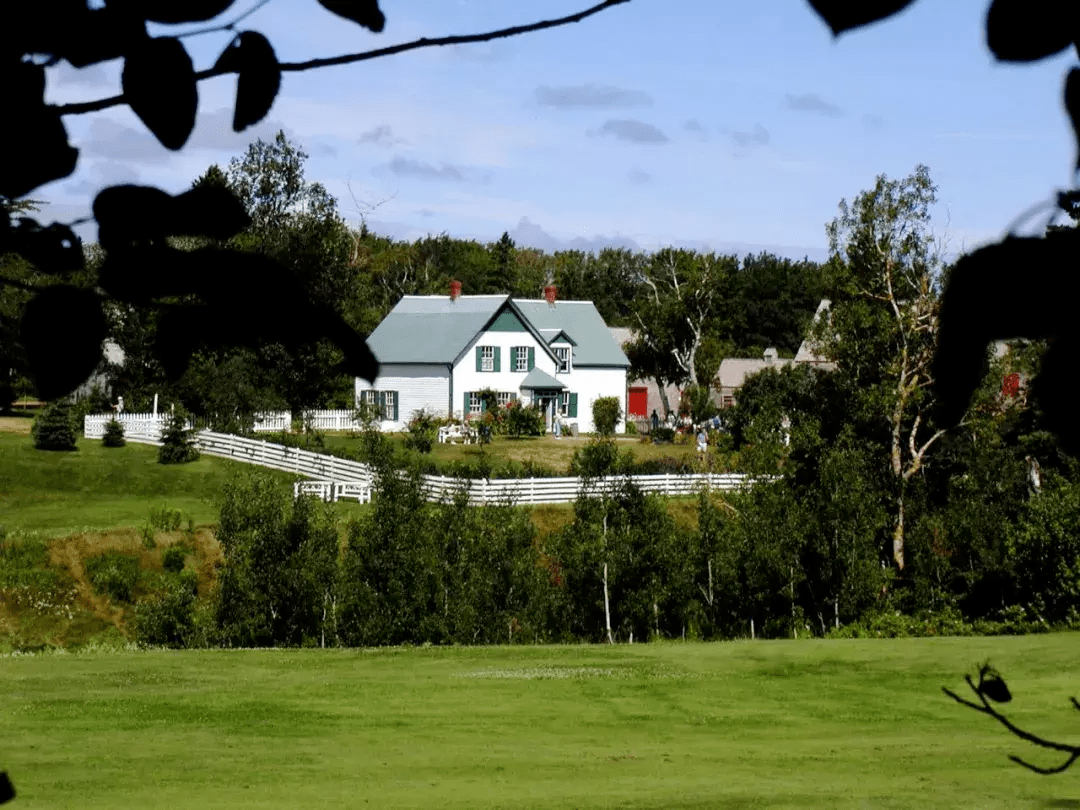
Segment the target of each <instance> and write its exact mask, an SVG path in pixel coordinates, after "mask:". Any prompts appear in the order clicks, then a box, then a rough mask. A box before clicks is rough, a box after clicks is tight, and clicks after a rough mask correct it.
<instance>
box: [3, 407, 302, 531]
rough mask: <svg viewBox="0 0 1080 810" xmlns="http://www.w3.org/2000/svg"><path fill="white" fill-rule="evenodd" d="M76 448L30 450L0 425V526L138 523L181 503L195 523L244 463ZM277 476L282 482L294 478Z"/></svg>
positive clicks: (92, 444) (211, 513)
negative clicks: (170, 460)
mask: <svg viewBox="0 0 1080 810" xmlns="http://www.w3.org/2000/svg"><path fill="white" fill-rule="evenodd" d="M9 421H12V420H9ZM16 426H18V423H16ZM78 448H79V449H78V450H76V451H74V452H70V453H55V452H46V451H43V450H35V449H34V446H33V442H32V440H31V439H30V436H29V435H26V434H23V433H19V432H15V431H14V430H5V431H0V525H3V526H5V527H6V528H7V529H8V531H13V530H18V531H26V532H41V533H44V534H47V535H50V536H58V535H62V534H65V533H71V532H77V531H86V530H91V529H112V528H118V527H124V526H141V525H143V524H144V523H146V520H147V517H148V515H149V512H150V510H151V509H153V508H154V507H161V506H168V507H169V508H171V509H179V510H180V511H181V512H183V513H184V515H185V516H186V517H190V518H191V519H192V520H193V521H194V522H195V523H196V524H206V523H211V522H214V521H216V520H217V515H218V510H217V503H218V499H219V496H220V493H221V489H222V487H223V486H224V484H225V482H226V481H228V480H229V478H230V477H231V476H232V475H233V474H234V473H235V472H236V471H237V470H240V469H244V468H245V467H246V466H247V465H242V464H240V463H239V462H232V461H226V460H223V459H214V458H202V459H200V460H198V461H196V462H193V463H191V464H180V465H163V464H158V463H157V448H156V447H152V446H150V445H144V444H135V443H130V444H128V445H127V446H125V447H117V448H108V447H104V446H102V444H101V442H100V441H92V440H86V439H79V441H78ZM279 475H280V477H281V480H282V482H283V483H288V482H291V481H292V480H294V476H291V475H289V474H288V473H280V474H279Z"/></svg>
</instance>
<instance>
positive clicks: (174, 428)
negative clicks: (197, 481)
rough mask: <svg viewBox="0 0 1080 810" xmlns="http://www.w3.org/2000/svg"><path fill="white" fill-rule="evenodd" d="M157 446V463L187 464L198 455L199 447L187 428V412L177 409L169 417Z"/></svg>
mask: <svg viewBox="0 0 1080 810" xmlns="http://www.w3.org/2000/svg"><path fill="white" fill-rule="evenodd" d="M161 441H162V444H161V447H160V448H158V463H159V464H187V463H188V462H189V461H195V460H196V459H197V458H198V457H199V449H198V448H197V447H196V446H195V441H194V440H193V439H192V438H191V431H190V430H188V429H187V414H186V413H185V412H184V411H182V410H179V411H177V412H176V413H174V414H173V415H172V418H171V419H169V424H168V426H167V427H166V428H165V432H164V433H163V434H162V436H161Z"/></svg>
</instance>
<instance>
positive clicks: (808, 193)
mask: <svg viewBox="0 0 1080 810" xmlns="http://www.w3.org/2000/svg"><path fill="white" fill-rule="evenodd" d="M590 4H591V0H544V2H540V1H539V0H515V2H508V1H507V0H382V3H381V6H382V8H383V11H384V12H385V14H386V17H387V25H386V29H385V31H384V32H383V33H382V34H378V35H375V34H371V33H370V32H368V31H366V30H365V29H362V28H360V27H358V26H355V25H354V24H352V23H349V22H347V21H344V20H341V19H339V18H337V17H334V16H333V15H331V14H329V13H328V12H326V11H324V10H323V9H322V8H321V7H320V6H318V4H317V3H315V2H314V0H271V2H269V3H268V4H267V5H266V6H264V7H263V8H262V9H260V10H259V11H258V12H256V13H255V14H254V15H253V16H251V17H249V18H248V19H247V20H246V21H245V22H244V24H243V27H246V28H250V29H252V30H257V31H260V32H262V33H264V34H265V35H266V36H267V37H268V38H269V39H270V41H271V42H272V43H273V45H274V47H275V49H276V51H277V54H278V58H279V59H280V60H281V61H300V60H304V59H309V58H313V57H319V56H331V55H337V54H342V53H349V52H353V51H359V50H367V49H369V48H375V47H383V46H386V45H390V44H393V43H397V42H402V41H407V40H411V39H414V38H416V37H420V36H442V35H446V34H456V33H471V32H474V31H481V30H487V29H493V28H498V27H502V26H505V25H511V24H517V23H523V22H532V21H535V20H538V19H543V18H547V17H554V16H560V15H562V14H567V13H571V12H573V11H577V10H580V9H582V8H585V7H586V6H588V5H590ZM249 5H250V4H246V3H243V2H237V3H236V4H235V5H234V6H233V8H232V9H230V12H231V14H232V15H233V16H235V15H236V14H237V13H239V12H240V11H243V10H245V9H246V8H248V7H249ZM985 7H986V0H949V2H948V3H942V2H938V1H936V0H921V2H918V3H916V4H915V5H914V7H913V8H912V9H910V10H909V11H907V12H905V13H903V14H901V15H899V16H897V17H895V18H893V19H892V20H890V21H887V22H885V23H883V24H881V25H878V26H874V27H871V28H866V29H862V30H859V31H855V32H852V33H849V34H846V35H844V36H843V37H841V38H840V39H839V40H834V39H833V38H832V36H831V34H830V33H829V31H828V29H827V28H826V26H825V25H824V24H823V23H822V22H821V21H820V20H819V19H818V18H817V17H816V16H815V15H814V14H813V12H812V11H811V10H810V7H809V5H808V4H807V3H805V2H800V0H753V2H739V3H735V2H716V0H683V1H682V2H678V3H675V2H670V0H631V2H629V3H627V4H625V5H622V6H617V7H615V8H613V9H610V10H608V11H605V12H603V13H601V14H599V15H597V16H595V17H592V18H591V19H589V20H586V21H584V22H582V23H579V24H576V25H572V26H568V27H565V28H561V29H555V30H551V31H546V32H541V33H537V34H530V35H526V36H524V37H518V38H514V39H508V40H502V41H499V42H494V43H485V44H478V45H471V46H456V47H453V48H440V49H431V50H426V51H415V52H412V53H406V54H401V55H397V56H392V57H389V58H385V59H380V60H375V61H371V62H366V63H360V64H356V65H350V66H344V67H335V68H329V69H323V70H318V71H313V72H307V73H301V74H297V73H290V74H287V75H286V76H285V77H284V81H283V86H282V91H281V94H280V96H279V98H278V100H277V103H276V104H275V106H274V109H273V110H272V111H271V112H270V115H269V116H268V118H267V119H266V120H265V121H264V122H262V123H261V124H259V125H257V126H255V127H253V128H251V129H249V130H247V131H245V132H244V133H241V134H235V133H232V131H231V128H230V122H231V116H232V112H231V104H232V95H233V92H234V87H235V77H220V78H216V79H213V80H210V81H208V82H203V83H202V84H201V85H200V115H199V120H198V123H197V126H196V130H195V133H194V134H193V135H192V138H191V140H190V141H189V144H188V146H187V147H186V148H185V150H184V151H183V152H181V153H172V152H169V151H168V150H166V149H164V148H163V147H161V146H160V145H158V144H157V142H156V141H155V140H154V139H153V137H152V136H151V135H149V133H147V132H146V130H145V129H144V128H143V127H142V125H141V124H140V122H139V121H138V119H137V118H136V117H135V116H134V115H133V114H132V113H131V112H130V111H129V110H127V108H114V109H110V110H107V111H104V112H100V113H94V114H91V115H84V116H76V117H69V118H67V119H66V123H67V126H68V129H69V133H70V134H71V136H72V139H73V142H74V144H75V145H76V146H78V147H79V148H80V149H81V156H80V161H79V166H78V170H77V173H76V174H75V175H74V176H72V177H70V178H67V179H65V180H63V181H59V182H56V183H52V184H50V185H48V186H46V187H43V188H42V189H39V190H38V192H35V194H34V196H35V197H38V198H42V199H46V200H48V201H49V202H50V206H49V209H48V210H46V212H45V218H47V219H51V218H56V219H61V220H70V219H73V218H75V217H80V216H86V215H87V214H88V213H89V205H90V202H91V200H92V197H93V194H94V193H95V192H96V191H97V190H98V189H100V188H101V187H102V186H104V185H108V184H110V183H116V182H137V183H145V184H152V185H158V186H160V187H162V188H164V189H166V190H168V191H171V192H177V191H181V190H183V189H185V188H186V187H187V186H188V185H189V184H190V182H191V181H192V179H194V178H195V177H196V176H198V175H199V174H200V173H201V172H202V171H203V170H205V168H206V167H207V166H209V165H210V164H211V163H215V162H216V163H220V164H225V163H227V162H228V160H229V159H230V157H232V156H235V155H239V154H241V153H242V152H243V150H244V149H245V148H246V146H247V144H248V143H249V142H250V141H252V140H254V138H256V137H263V138H270V137H272V136H273V134H274V132H276V131H277V130H278V129H279V128H280V129H284V130H285V131H286V133H287V134H288V136H289V137H290V138H291V139H293V140H294V141H296V142H298V143H299V144H301V145H302V146H303V148H304V149H305V150H306V151H307V152H308V153H309V154H310V156H311V157H310V160H309V163H308V177H309V179H312V180H318V181H320V182H322V183H323V184H324V185H325V186H326V187H327V188H328V189H329V191H330V192H331V193H333V194H334V195H335V196H336V197H337V198H338V200H339V204H340V208H341V211H342V214H343V215H344V216H345V217H346V218H347V219H348V220H350V221H351V222H353V223H354V224H358V223H359V219H360V216H361V213H362V212H363V213H364V214H365V215H366V217H367V220H368V223H369V225H370V226H371V227H372V228H373V229H374V230H376V231H377V232H380V233H386V234H388V235H392V236H395V237H397V238H408V239H413V238H417V237H419V236H423V235H424V234H427V233H434V234H438V233H443V232H445V233H449V234H450V235H451V236H455V237H463V238H475V239H480V240H484V241H487V240H494V239H497V238H498V237H499V235H500V234H501V233H502V232H503V231H509V232H510V233H511V235H512V236H514V237H515V238H516V240H517V241H518V243H519V244H530V243H531V244H534V245H536V246H539V247H544V248H547V249H554V248H557V247H560V246H568V245H571V244H574V245H578V246H583V247H597V246H600V245H603V244H626V245H629V246H632V247H640V248H643V249H653V248H655V247H657V246H660V245H668V244H680V245H689V246H694V247H699V248H702V247H708V248H711V249H715V250H721V251H725V252H728V251H733V252H738V253H743V252H745V251H747V250H759V249H769V250H774V251H777V252H780V253H783V254H786V255H792V256H802V255H804V254H807V255H810V256H811V257H812V258H824V256H825V255H826V248H827V242H826V238H825V229H824V226H825V223H826V222H827V221H829V220H830V219H831V218H832V217H833V216H834V215H835V214H836V210H837V203H838V202H839V201H840V199H841V198H845V197H846V198H849V199H850V198H851V197H853V196H854V195H856V194H858V193H859V191H861V190H863V189H866V188H869V187H870V186H871V185H872V184H873V182H874V177H875V176H876V175H877V174H881V173H884V174H887V175H889V176H890V177H902V176H904V175H906V174H908V173H910V172H911V171H912V170H913V168H914V167H915V165H916V164H918V163H925V164H927V165H928V166H929V167H930V170H931V175H932V177H933V178H934V180H935V182H936V183H937V185H938V187H939V205H938V206H937V209H936V210H935V211H934V216H935V230H936V232H937V234H938V235H939V236H940V237H943V238H945V239H946V240H947V243H948V249H949V250H950V252H957V251H960V250H963V249H965V248H967V249H970V248H972V247H974V246H976V245H978V244H980V243H982V242H985V241H987V240H990V239H994V238H997V237H999V236H1000V235H1001V234H1002V233H1003V231H1004V230H1005V229H1006V228H1007V227H1008V226H1009V224H1010V223H1011V222H1012V221H1013V220H1014V218H1015V217H1016V216H1018V215H1019V214H1020V213H1021V212H1022V211H1023V210H1024V209H1026V208H1027V207H1029V206H1031V205H1034V204H1036V203H1038V202H1040V201H1043V200H1048V199H1050V198H1051V197H1052V195H1053V193H1054V191H1055V190H1056V189H1059V188H1063V187H1065V186H1067V185H1069V184H1070V183H1071V167H1072V165H1073V164H1074V161H1075V147H1074V145H1073V138H1072V134H1071V131H1070V128H1069V124H1068V121H1067V119H1066V116H1065V113H1064V109H1063V106H1062V102H1061V93H1062V90H1061V88H1062V82H1063V78H1064V74H1065V72H1066V70H1067V69H1068V67H1069V66H1070V59H1069V58H1068V57H1067V56H1064V55H1063V56H1061V57H1059V58H1057V59H1053V60H1046V61H1044V62H1041V63H1038V64H1037V65H1035V66H1021V67H1016V66H1004V65H997V64H995V63H994V62H993V60H992V58H991V57H990V54H989V53H988V51H987V50H986V46H985V44H984V41H983V35H982V22H983V15H984V13H985ZM229 17H230V14H229V13H226V15H223V17H222V20H226V19H229ZM229 38H230V36H229V34H227V33H214V34H207V35H203V36H199V37H195V38H191V39H188V40H185V43H186V44H187V45H188V47H189V50H190V51H191V52H192V55H193V57H194V58H195V62H196V67H197V68H204V67H209V66H210V65H212V64H213V62H214V60H215V59H216V56H217V54H218V53H219V52H220V51H221V50H222V49H223V48H224V47H225V46H226V44H227V43H228V41H229ZM119 72H120V65H119V64H118V63H116V64H108V65H103V66H98V67H94V68H90V69H86V70H82V71H75V70H71V69H65V68H60V69H56V70H53V71H52V72H51V74H50V79H49V82H50V84H49V94H50V99H51V100H53V101H56V102H65V101H75V100H88V99H92V98H97V97H100V96H109V95H113V94H115V93H116V92H118V88H119ZM354 199H355V201H358V202H359V205H358V204H357V202H354ZM376 204H377V207H376V208H375V209H374V210H369V208H368V206H372V205H376ZM84 235H85V236H87V237H89V238H93V236H94V234H93V231H92V230H90V231H88V232H87V231H84Z"/></svg>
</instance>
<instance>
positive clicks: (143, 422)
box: [83, 410, 363, 439]
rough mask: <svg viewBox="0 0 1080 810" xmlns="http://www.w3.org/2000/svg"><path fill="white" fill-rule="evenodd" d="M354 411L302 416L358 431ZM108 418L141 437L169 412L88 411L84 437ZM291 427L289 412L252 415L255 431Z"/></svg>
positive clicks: (316, 425)
mask: <svg viewBox="0 0 1080 810" xmlns="http://www.w3.org/2000/svg"><path fill="white" fill-rule="evenodd" d="M354 414H355V411H350V410H336V411H305V412H304V414H303V419H304V420H305V421H306V423H307V424H308V425H309V426H310V427H311V428H312V429H314V430H360V429H362V427H363V425H361V424H360V423H359V422H357V421H356V420H354V419H353V416H354ZM110 419H115V420H116V421H117V422H119V423H120V424H121V425H123V426H124V432H125V435H127V434H128V433H129V426H132V428H133V429H134V430H135V431H137V432H138V433H139V435H141V436H145V435H150V432H151V431H153V430H154V428H155V427H156V428H157V431H158V434H157V435H159V436H160V435H161V430H163V429H164V427H165V424H166V423H167V422H168V420H169V414H168V413H164V412H159V413H158V414H157V415H154V414H153V413H119V414H100V413H99V414H90V415H88V416H87V417H86V418H85V419H84V421H83V426H84V435H85V436H86V438H88V439H100V438H101V436H102V435H103V434H104V433H105V425H106V424H107V423H108V422H109V420H110ZM188 427H191V424H190V423H189V424H188ZM292 427H293V415H292V414H291V413H290V412H289V411H268V412H265V413H257V414H255V424H254V426H253V427H252V430H253V431H254V432H255V433H282V432H285V433H287V432H289V431H291V430H292Z"/></svg>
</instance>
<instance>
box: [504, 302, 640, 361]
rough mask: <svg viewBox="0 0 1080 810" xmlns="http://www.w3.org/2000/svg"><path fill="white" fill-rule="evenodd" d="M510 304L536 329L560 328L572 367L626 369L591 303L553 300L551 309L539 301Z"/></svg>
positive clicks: (545, 303) (609, 333)
mask: <svg viewBox="0 0 1080 810" xmlns="http://www.w3.org/2000/svg"><path fill="white" fill-rule="evenodd" d="M514 303H515V304H517V307H518V309H519V310H521V312H522V314H523V315H524V316H525V317H526V318H528V319H529V321H530V322H531V323H532V325H533V326H534V327H536V328H537V329H541V330H544V329H560V330H562V331H563V332H565V333H566V334H567V336H568V337H570V338H571V340H573V342H574V344H575V345H574V350H573V365H574V366H616V367H622V368H628V367H629V366H630V361H629V360H628V359H627V358H626V355H625V354H623V350H622V349H621V348H620V347H619V344H618V343H616V342H615V339H614V338H613V337H612V336H611V332H609V331H608V327H607V324H606V323H604V319H603V318H601V317H600V313H599V312H597V310H596V307H595V306H593V303H592V301H556V302H555V306H551V305H550V304H549V303H548V302H547V301H545V300H543V299H541V300H539V301H532V300H526V301H523V300H521V299H514Z"/></svg>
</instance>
